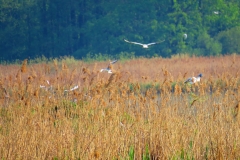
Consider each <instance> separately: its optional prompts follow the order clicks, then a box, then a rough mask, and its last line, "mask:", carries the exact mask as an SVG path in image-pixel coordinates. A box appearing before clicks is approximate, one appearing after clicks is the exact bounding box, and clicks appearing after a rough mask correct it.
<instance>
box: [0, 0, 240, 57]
mask: <svg viewBox="0 0 240 160" xmlns="http://www.w3.org/2000/svg"><path fill="white" fill-rule="evenodd" d="M239 7H240V1H236V0H228V1H227V0H213V1H202V0H185V1H184V2H180V1H177V0H171V1H169V0H163V1H158V0H151V1H144V0H140V1H138V2H136V1H133V0H129V1H114V2H113V1H104V0H100V1H99V0H98V1H97V0H92V1H86V0H78V1H77V0H73V1H64V0H51V1H40V0H32V1H29V0H21V1H14V0H8V1H3V0H0V39H1V41H0V53H1V59H0V61H15V60H16V59H20V60H23V59H25V58H28V59H33V58H36V57H41V56H44V57H47V58H51V57H53V58H56V57H61V56H65V55H67V56H74V57H75V58H77V59H81V58H84V57H87V58H88V57H89V56H90V57H95V58H97V59H101V60H105V57H106V56H105V55H109V57H110V58H111V57H115V56H116V55H121V58H125V57H124V56H125V55H132V54H134V55H136V56H146V57H152V56H161V57H171V56H172V55H174V54H178V53H188V54H190V55H192V54H194V55H204V56H209V55H219V54H227V53H239V50H240V48H239V46H238V45H237V43H238V42H239V34H240V31H239V27H238V26H240V11H239ZM215 11H217V13H216V12H215ZM214 12H215V13H214ZM184 33H187V35H188V37H187V39H184V38H183V34H184ZM123 39H128V40H131V41H136V42H141V43H150V42H155V41H161V40H163V39H165V42H163V43H161V44H158V45H153V46H151V47H150V48H148V49H142V47H141V46H138V45H134V44H128V43H125V42H124V41H123Z"/></svg>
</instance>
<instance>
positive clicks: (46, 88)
mask: <svg viewBox="0 0 240 160" xmlns="http://www.w3.org/2000/svg"><path fill="white" fill-rule="evenodd" d="M46 82H47V84H48V86H49V87H47V86H44V85H41V84H40V88H45V90H46V91H47V90H52V85H51V86H50V82H49V81H48V80H46Z"/></svg>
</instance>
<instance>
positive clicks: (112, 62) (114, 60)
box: [110, 60, 118, 64]
mask: <svg viewBox="0 0 240 160" xmlns="http://www.w3.org/2000/svg"><path fill="white" fill-rule="evenodd" d="M117 61H118V60H114V61H112V62H110V63H111V64H114V63H116V62H117Z"/></svg>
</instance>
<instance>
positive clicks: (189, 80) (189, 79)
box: [184, 78, 192, 83]
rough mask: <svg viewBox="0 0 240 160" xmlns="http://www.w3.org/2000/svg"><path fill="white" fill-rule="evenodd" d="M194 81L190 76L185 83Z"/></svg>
mask: <svg viewBox="0 0 240 160" xmlns="http://www.w3.org/2000/svg"><path fill="white" fill-rule="evenodd" d="M188 82H192V78H188V79H187V80H186V81H185V82H184V83H188Z"/></svg>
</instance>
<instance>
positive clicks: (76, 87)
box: [64, 85, 78, 92]
mask: <svg viewBox="0 0 240 160" xmlns="http://www.w3.org/2000/svg"><path fill="white" fill-rule="evenodd" d="M76 89H78V85H76V86H74V87H73V88H71V89H70V90H67V89H66V90H64V91H65V92H69V91H74V90H76Z"/></svg>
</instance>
